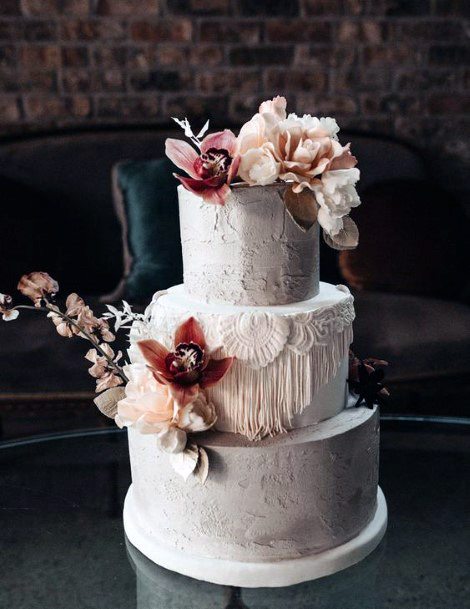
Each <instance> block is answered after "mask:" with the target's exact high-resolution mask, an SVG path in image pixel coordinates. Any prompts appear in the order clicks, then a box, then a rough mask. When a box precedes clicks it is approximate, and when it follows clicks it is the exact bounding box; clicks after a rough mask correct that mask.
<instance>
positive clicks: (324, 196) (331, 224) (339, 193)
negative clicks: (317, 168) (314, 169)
mask: <svg viewBox="0 0 470 609" xmlns="http://www.w3.org/2000/svg"><path fill="white" fill-rule="evenodd" d="M358 180H359V170H358V169H355V168H353V169H337V170H334V171H327V172H325V173H324V174H323V176H322V179H321V181H320V180H319V181H318V183H317V184H314V185H313V188H312V190H313V192H314V193H315V198H316V201H317V203H318V205H319V210H318V222H319V224H320V226H321V227H322V228H323V229H324V230H325V231H326V233H328V234H329V235H330V236H332V237H334V236H335V235H337V234H338V233H339V232H340V231H341V230H342V229H343V228H344V224H343V221H342V218H343V217H344V216H347V215H348V214H349V212H350V211H351V208H353V207H357V206H358V205H360V203H361V201H360V199H359V195H358V194H357V191H356V188H355V184H356V182H357V181H358Z"/></svg>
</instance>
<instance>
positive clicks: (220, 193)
mask: <svg viewBox="0 0 470 609" xmlns="http://www.w3.org/2000/svg"><path fill="white" fill-rule="evenodd" d="M193 141H195V140H193ZM196 143H197V142H196ZM198 145H199V147H200V154H198V153H197V151H196V150H195V149H194V148H193V147H192V146H191V145H190V144H188V143H187V142H184V141H182V140H175V139H171V138H169V139H167V140H166V143H165V152H166V155H167V157H168V158H169V159H170V160H171V161H172V162H173V163H174V164H175V165H176V166H177V167H179V168H180V169H183V170H184V171H185V172H186V173H187V174H188V175H189V176H190V177H189V178H188V177H185V176H180V175H178V174H176V173H175V174H174V176H175V178H178V180H179V181H180V182H181V184H182V185H183V186H184V187H185V188H186V189H187V190H189V191H190V192H193V193H194V194H196V195H198V196H200V197H201V198H202V199H203V200H204V201H205V202H206V203H214V204H216V205H224V204H225V201H226V199H227V197H228V195H229V194H230V188H229V184H230V183H231V181H232V180H233V178H234V177H235V176H236V174H237V171H238V165H239V164H240V157H239V156H238V155H237V138H236V137H235V134H234V133H233V132H232V131H230V130H229V129H224V131H218V132H217V133H212V134H211V135H208V136H206V137H205V138H204V139H203V140H202V141H201V142H200V144H198Z"/></svg>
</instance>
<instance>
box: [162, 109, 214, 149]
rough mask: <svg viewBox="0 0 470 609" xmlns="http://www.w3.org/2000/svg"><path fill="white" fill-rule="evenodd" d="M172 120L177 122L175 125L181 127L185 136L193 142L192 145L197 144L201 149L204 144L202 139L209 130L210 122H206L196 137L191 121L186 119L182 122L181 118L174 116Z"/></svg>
mask: <svg viewBox="0 0 470 609" xmlns="http://www.w3.org/2000/svg"><path fill="white" fill-rule="evenodd" d="M171 118H172V120H174V121H175V123H176V124H177V125H179V126H180V127H181V128H182V129H184V135H185V136H186V137H187V138H188V139H190V140H191V141H192V143H193V144H195V145H196V146H197V147H198V148H199V149H201V144H202V140H201V138H202V137H204V134H205V133H206V131H207V130H208V129H209V121H206V122H205V123H204V126H203V127H202V129H201V130H200V131H199V133H198V134H197V135H194V133H193V130H192V128H191V125H190V124H189V121H188V119H187V118H186V117H184V119H183V120H180V119H179V118H175V117H174V116H172V117H171Z"/></svg>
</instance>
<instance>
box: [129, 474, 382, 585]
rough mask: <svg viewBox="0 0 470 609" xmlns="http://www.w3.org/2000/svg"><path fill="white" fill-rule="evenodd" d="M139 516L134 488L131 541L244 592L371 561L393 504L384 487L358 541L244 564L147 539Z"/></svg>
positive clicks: (171, 565)
mask: <svg viewBox="0 0 470 609" xmlns="http://www.w3.org/2000/svg"><path fill="white" fill-rule="evenodd" d="M134 516H137V514H135V506H134V501H133V495H132V485H131V486H130V488H129V490H128V492H127V496H126V500H125V503H124V529H125V531H126V535H127V537H128V539H129V541H130V542H131V543H132V544H133V545H134V546H135V547H136V548H137V549H138V550H140V551H141V552H142V554H144V555H145V556H147V558H150V560H152V561H153V562H155V563H157V564H158V565H160V566H162V567H164V568H165V569H170V570H171V571H176V572H177V573H181V574H182V575H187V576H188V577H193V578H195V579H200V580H203V581H207V582H211V583H213V584H220V585H224V586H240V587H243V588H265V587H268V588H274V587H280V586H292V585H293V584H299V583H301V582H304V581H309V580H312V579H317V578H319V577H324V576H326V575H331V574H332V573H336V572H337V571H341V570H342V569H346V568H347V567H350V566H352V565H354V564H356V563H358V562H359V561H361V560H362V559H363V558H365V557H366V556H367V555H368V554H370V553H371V552H372V550H374V549H375V548H376V547H377V546H378V544H379V543H380V541H381V539H382V537H383V536H384V534H385V530H386V528H387V503H386V501H385V497H384V495H383V493H382V490H381V489H380V487H379V488H378V490H377V508H376V511H375V515H374V518H373V519H372V521H371V522H370V523H369V524H368V525H367V526H366V528H365V529H363V530H362V531H361V532H360V533H359V535H357V537H354V538H353V539H351V540H349V541H348V542H346V543H344V544H342V545H340V546H337V547H336V548H332V549H331V550H326V551H325V552H321V553H320V554H312V555H310V556H303V557H302V558H293V559H288V560H278V561H272V562H269V561H265V562H241V561H237V560H221V559H215V558H206V557H201V556H193V555H189V554H187V553H186V552H181V551H178V550H175V549H173V548H169V547H167V546H164V545H162V544H160V543H158V542H156V541H155V540H154V539H152V538H151V537H149V536H148V535H146V534H145V533H144V532H143V531H142V530H141V529H140V528H139V527H138V525H137V524H136V523H137V518H136V517H134Z"/></svg>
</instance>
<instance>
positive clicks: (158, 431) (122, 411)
mask: <svg viewBox="0 0 470 609" xmlns="http://www.w3.org/2000/svg"><path fill="white" fill-rule="evenodd" d="M124 371H125V373H126V376H127V377H128V379H129V382H128V383H127V385H126V388H125V392H126V397H125V398H124V399H123V400H120V401H119V402H118V405H117V415H116V417H115V421H116V424H117V425H118V426H119V427H134V428H135V429H137V430H138V431H139V432H140V433H144V434H155V435H156V436H157V442H158V445H159V447H160V448H161V449H162V450H164V451H165V452H169V453H180V452H182V451H183V450H184V449H185V447H186V443H187V433H196V432H200V431H205V430H207V429H210V428H211V427H212V426H213V424H214V423H215V420H216V416H215V409H214V406H213V405H212V404H210V403H208V402H207V400H206V397H205V395H204V394H203V393H202V392H199V393H198V394H197V395H196V396H195V397H194V399H193V400H192V401H191V402H190V403H188V404H187V405H186V406H185V407H183V408H181V407H180V406H179V404H178V403H177V401H176V400H175V398H174V396H173V395H172V393H171V391H170V387H169V386H168V385H163V384H161V383H159V382H158V381H157V379H156V378H155V376H154V375H153V373H152V370H151V369H150V368H149V367H148V366H146V365H145V364H141V363H134V364H130V365H129V366H125V367H124Z"/></svg>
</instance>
